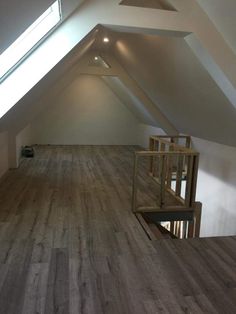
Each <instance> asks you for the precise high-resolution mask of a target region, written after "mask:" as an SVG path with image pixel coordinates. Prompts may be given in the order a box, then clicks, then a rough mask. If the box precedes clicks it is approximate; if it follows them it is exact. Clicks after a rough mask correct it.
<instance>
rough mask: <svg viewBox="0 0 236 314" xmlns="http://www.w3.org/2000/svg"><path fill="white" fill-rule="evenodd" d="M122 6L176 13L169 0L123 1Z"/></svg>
mask: <svg viewBox="0 0 236 314" xmlns="http://www.w3.org/2000/svg"><path fill="white" fill-rule="evenodd" d="M120 4H121V5H131V6H136V7H143V8H153V9H160V10H168V11H176V10H175V9H174V7H173V6H172V5H171V4H170V3H169V2H168V1H167V0H123V1H121V2H120Z"/></svg>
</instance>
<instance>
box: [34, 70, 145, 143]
mask: <svg viewBox="0 0 236 314" xmlns="http://www.w3.org/2000/svg"><path fill="white" fill-rule="evenodd" d="M138 134H139V121H138V120H137V118H136V117H135V116H134V115H133V114H132V113H131V112H130V111H129V110H128V109H127V107H126V106H125V105H124V104H122V103H121V102H120V100H119V99H118V98H117V97H116V96H115V94H114V93H113V92H112V91H111V90H110V89H109V87H108V86H107V85H106V84H105V83H104V82H103V80H102V79H100V78H99V77H96V76H91V75H81V76H79V77H77V78H75V80H74V81H73V82H72V83H71V84H70V85H69V86H68V87H67V88H66V89H65V90H64V91H63V92H62V93H61V94H59V95H58V96H56V97H54V98H53V99H52V101H51V105H49V106H48V107H47V109H46V110H45V111H44V112H42V113H41V114H40V115H39V116H38V117H37V118H36V119H35V120H34V121H33V122H32V136H33V139H32V140H33V143H36V144H82V145H83V144H89V145H99V144H100V145H121V144H122V145H126V144H127V145H128V144H132V145H133V144H137V143H138Z"/></svg>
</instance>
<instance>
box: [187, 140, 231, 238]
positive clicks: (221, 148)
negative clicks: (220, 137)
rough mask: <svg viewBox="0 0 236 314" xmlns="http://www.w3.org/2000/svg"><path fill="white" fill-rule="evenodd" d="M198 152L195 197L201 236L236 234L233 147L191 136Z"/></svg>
mask: <svg viewBox="0 0 236 314" xmlns="http://www.w3.org/2000/svg"><path fill="white" fill-rule="evenodd" d="M193 144H194V148H195V149H196V150H197V151H199V152H200V164H199V174H198V186H197V200H199V201H201V202H202V203H203V210H202V225H201V236H204V237H205V236H226V235H235V234H236V163H235V160H236V148H235V147H231V146H225V145H221V144H217V143H214V142H209V141H206V140H202V139H199V138H193Z"/></svg>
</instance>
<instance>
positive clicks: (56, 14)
mask: <svg viewBox="0 0 236 314" xmlns="http://www.w3.org/2000/svg"><path fill="white" fill-rule="evenodd" d="M60 19H61V15H60V6H59V1H56V2H54V3H53V4H52V5H51V6H50V7H49V8H48V9H47V10H46V11H45V12H44V13H43V14H42V15H41V16H40V17H39V18H38V19H37V20H36V21H35V22H34V23H33V24H32V25H31V26H30V27H28V28H27V29H26V31H25V32H24V33H23V34H22V35H21V36H20V37H18V38H17V40H16V41H15V42H14V43H13V44H12V45H11V46H9V47H8V48H7V49H6V50H5V51H4V52H3V53H2V54H1V55H0V79H2V78H3V77H4V75H5V74H6V73H7V72H8V71H9V70H11V69H12V68H13V67H14V66H15V65H16V64H17V63H18V62H19V61H20V60H21V59H22V58H23V57H24V56H25V55H26V54H27V53H28V52H29V51H30V50H31V49H32V48H33V47H34V46H35V45H36V44H37V43H38V42H39V41H40V39H42V38H43V37H44V36H45V35H46V34H47V33H48V32H49V31H50V30H51V29H52V28H53V27H54V26H55V25H56V24H57V23H58V22H59V21H60Z"/></svg>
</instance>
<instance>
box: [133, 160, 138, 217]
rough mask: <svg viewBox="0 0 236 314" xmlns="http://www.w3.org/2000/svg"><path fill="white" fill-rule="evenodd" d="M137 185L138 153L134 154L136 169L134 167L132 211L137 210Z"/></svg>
mask: <svg viewBox="0 0 236 314" xmlns="http://www.w3.org/2000/svg"><path fill="white" fill-rule="evenodd" d="M137 185H138V155H137V154H135V155H134V169H133V192H132V211H133V213H135V212H136V208H137V188H138V187H137Z"/></svg>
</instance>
